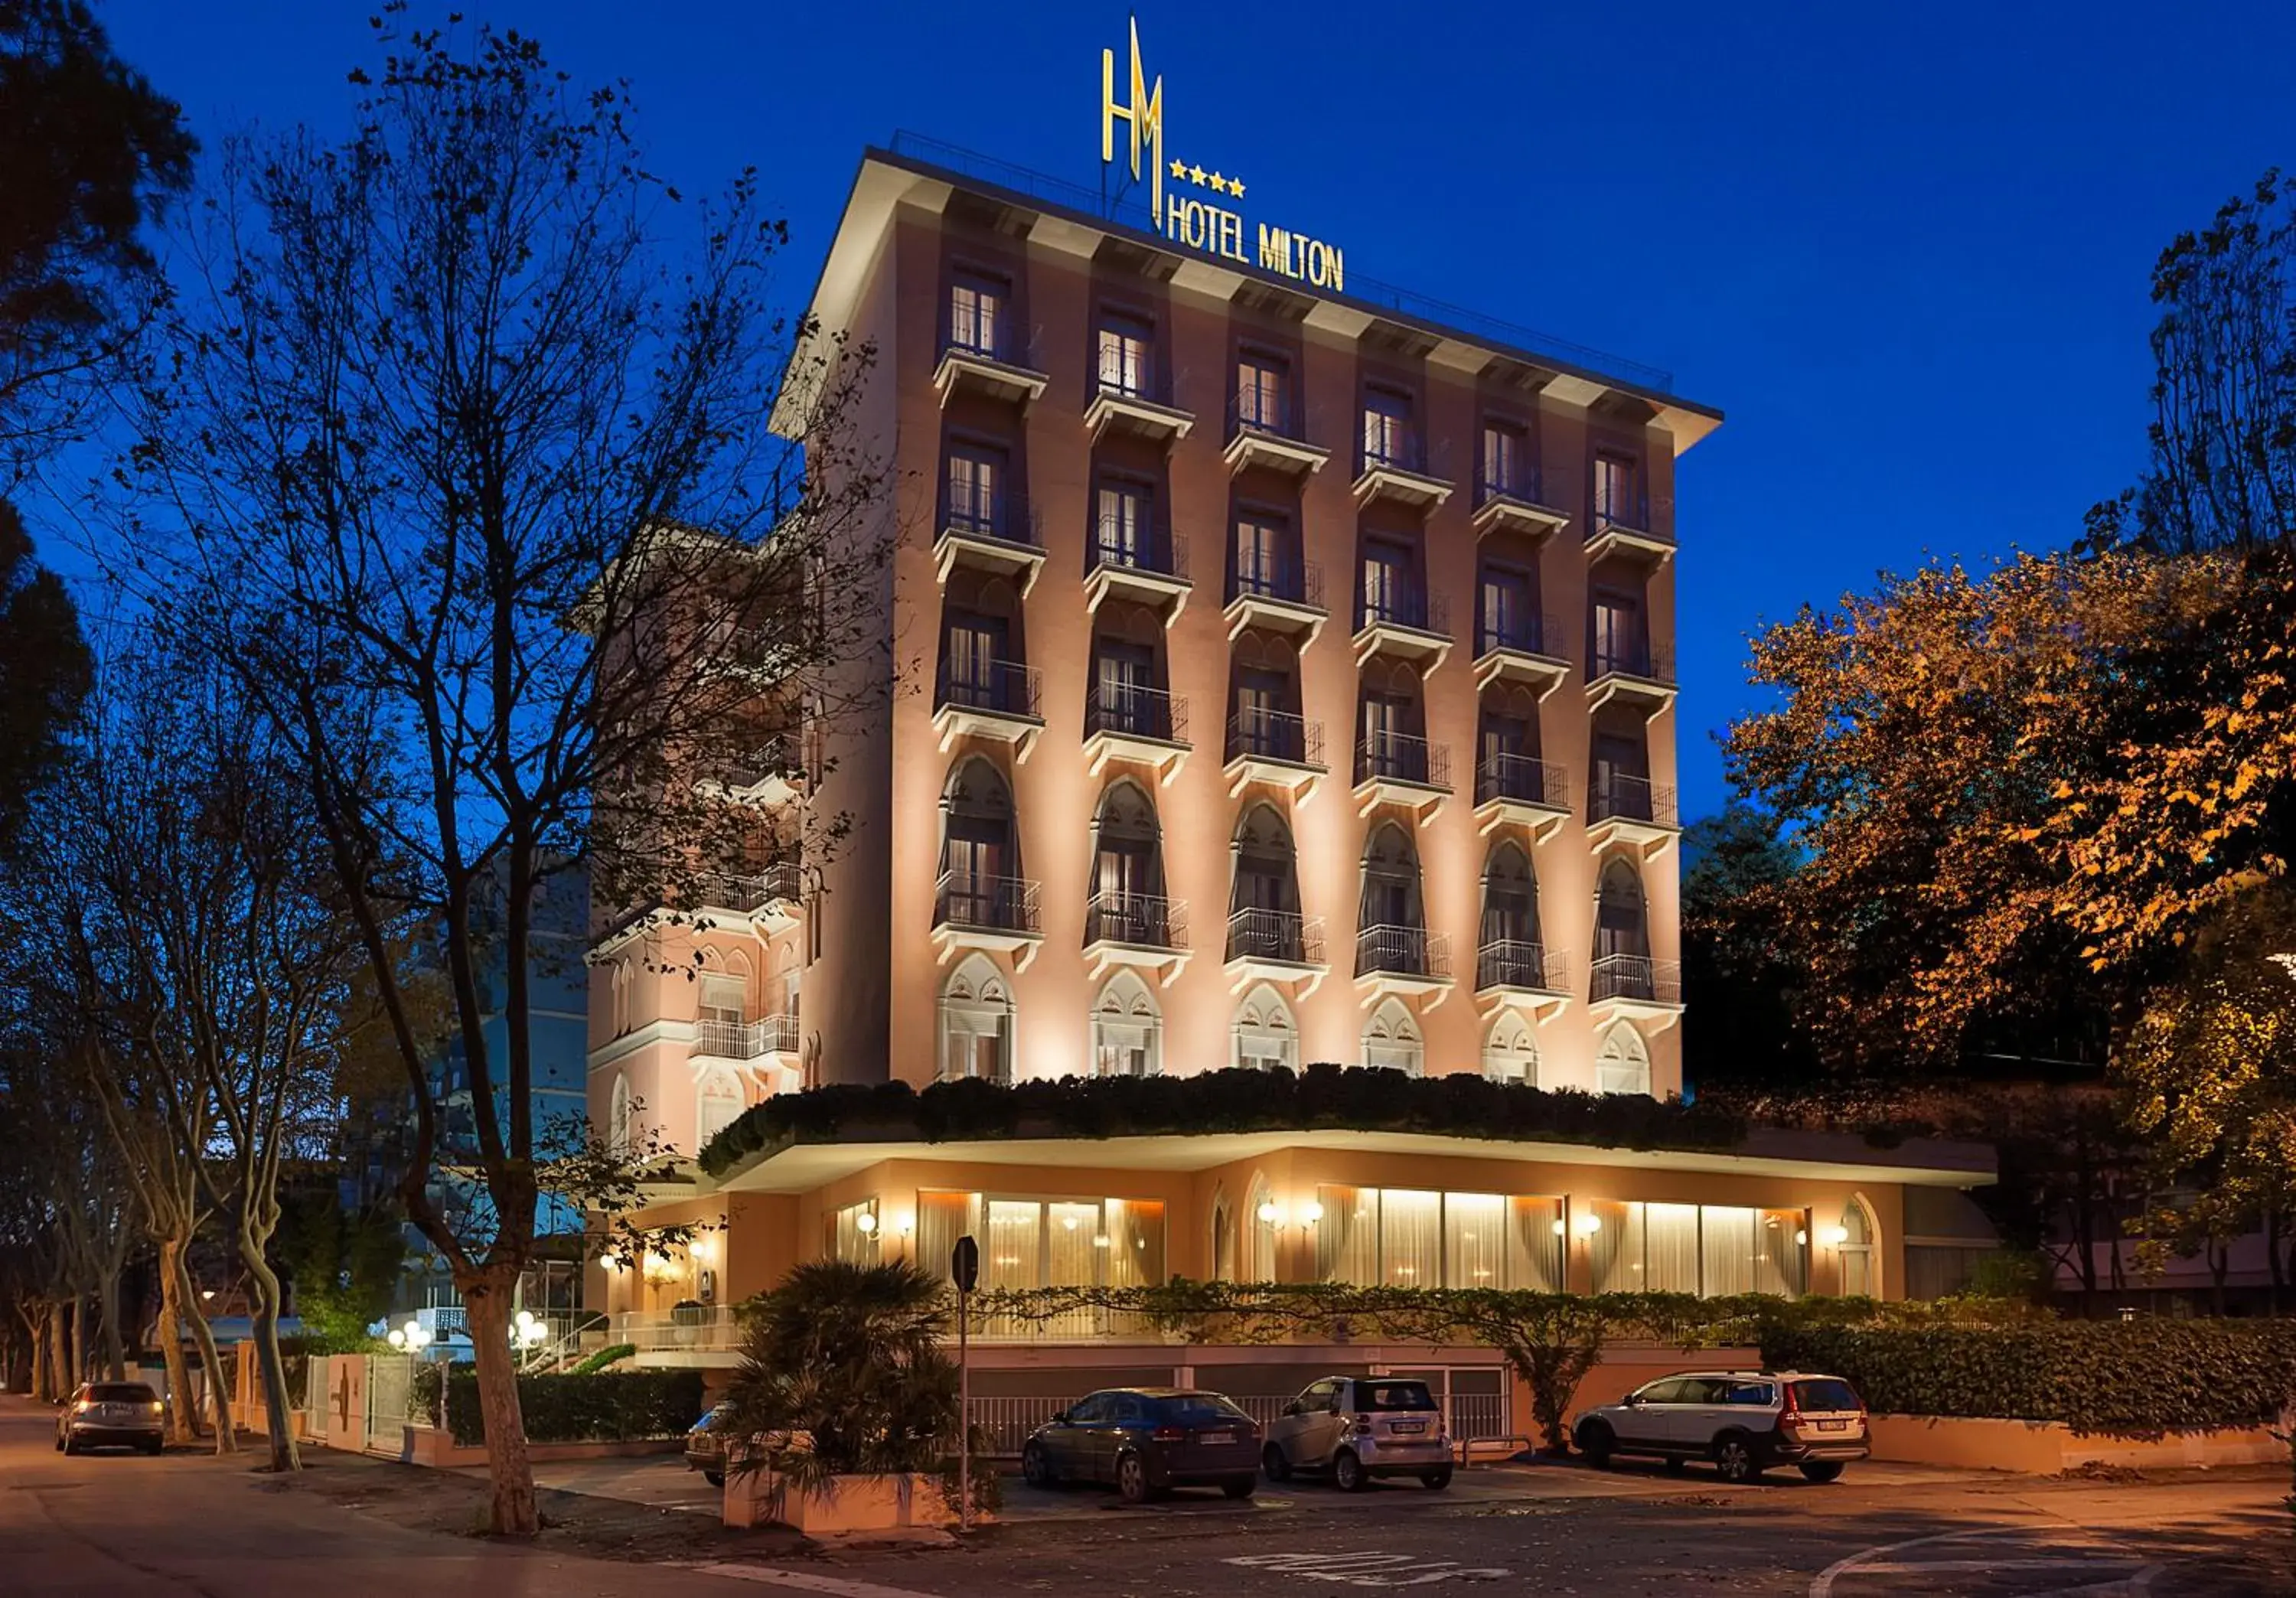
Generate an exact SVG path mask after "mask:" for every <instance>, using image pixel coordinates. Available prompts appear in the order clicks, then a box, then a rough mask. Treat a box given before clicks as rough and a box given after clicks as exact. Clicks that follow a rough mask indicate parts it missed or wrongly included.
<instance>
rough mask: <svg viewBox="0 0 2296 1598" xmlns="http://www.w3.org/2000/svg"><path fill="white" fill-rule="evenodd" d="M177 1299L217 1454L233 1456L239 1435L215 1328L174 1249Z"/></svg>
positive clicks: (180, 1257)
mask: <svg viewBox="0 0 2296 1598" xmlns="http://www.w3.org/2000/svg"><path fill="white" fill-rule="evenodd" d="M176 1301H177V1302H178V1303H180V1304H182V1305H183V1307H184V1310H185V1312H186V1313H187V1315H188V1317H189V1319H190V1321H191V1324H192V1340H193V1342H195V1343H197V1344H198V1345H199V1348H200V1368H201V1371H203V1372H204V1373H206V1375H207V1383H208V1413H209V1414H210V1415H211V1416H212V1417H213V1419H214V1422H215V1439H216V1452H217V1454H232V1453H236V1452H237V1451H238V1448H239V1435H238V1433H237V1432H235V1431H234V1430H233V1429H232V1420H231V1383H229V1382H228V1381H225V1380H224V1374H223V1356H222V1355H221V1354H220V1353H218V1352H217V1349H216V1340H215V1329H214V1328H213V1327H211V1326H209V1324H208V1312H207V1311H206V1310H204V1309H202V1308H201V1307H200V1301H199V1299H198V1298H197V1296H196V1295H195V1294H194V1293H193V1291H192V1271H191V1266H189V1265H188V1264H187V1263H186V1262H185V1260H184V1251H183V1250H181V1249H178V1250H176Z"/></svg>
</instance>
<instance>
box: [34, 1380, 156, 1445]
mask: <svg viewBox="0 0 2296 1598" xmlns="http://www.w3.org/2000/svg"><path fill="white" fill-rule="evenodd" d="M167 1416H168V1406H167V1405H165V1404H163V1403H161V1402H160V1395H159V1394H158V1393H155V1392H153V1391H152V1389H151V1388H150V1387H149V1386H147V1385H146V1384H145V1383H143V1382H141V1381H87V1382H82V1383H81V1384H80V1388H79V1390H78V1392H76V1393H74V1394H73V1395H72V1396H71V1402H70V1404H68V1405H65V1406H64V1412H63V1414H60V1415H58V1416H57V1417H56V1451H57V1452H58V1453H60V1454H78V1452H79V1451H80V1450H81V1449H83V1448H141V1449H142V1450H143V1452H144V1453H146V1454H157V1453H159V1452H160V1449H161V1448H163V1447H165V1446H167V1436H166V1423H167Z"/></svg>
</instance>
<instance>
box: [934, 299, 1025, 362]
mask: <svg viewBox="0 0 2296 1598" xmlns="http://www.w3.org/2000/svg"><path fill="white" fill-rule="evenodd" d="M940 350H941V353H942V354H943V355H969V356H974V357H975V358H977V359H980V360H984V361H1000V362H1002V363H1004V364H1005V365H1008V366H1035V365H1037V348H1036V340H1034V339H1031V338H1026V337H1022V336H1021V333H1020V330H1019V327H1018V324H1016V323H1015V321H1014V319H1013V307H1012V306H1011V305H1010V304H1005V305H1000V306H998V307H997V308H996V315H995V316H985V317H973V318H971V319H968V320H962V321H957V320H950V319H948V317H947V313H946V312H944V313H943V323H942V329H941V341H940Z"/></svg>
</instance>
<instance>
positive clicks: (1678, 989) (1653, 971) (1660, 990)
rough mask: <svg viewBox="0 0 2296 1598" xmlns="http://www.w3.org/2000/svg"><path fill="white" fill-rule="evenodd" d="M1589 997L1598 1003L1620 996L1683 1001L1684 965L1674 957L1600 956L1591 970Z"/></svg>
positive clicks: (1654, 1001) (1658, 1001)
mask: <svg viewBox="0 0 2296 1598" xmlns="http://www.w3.org/2000/svg"><path fill="white" fill-rule="evenodd" d="M1587 999H1588V1000H1589V1001H1590V1002H1592V1003H1594V1004H1602V1003H1603V1002H1604V1001H1605V1000H1616V999H1637V1000H1640V1001H1642V1002H1643V1003H1644V1004H1680V1003H1682V967H1681V966H1680V965H1679V964H1677V963H1676V962H1674V961H1672V960H1653V959H1652V958H1651V957H1650V956H1649V955H1598V956H1596V957H1595V963H1594V964H1593V966H1591V967H1590V968H1588V971H1587Z"/></svg>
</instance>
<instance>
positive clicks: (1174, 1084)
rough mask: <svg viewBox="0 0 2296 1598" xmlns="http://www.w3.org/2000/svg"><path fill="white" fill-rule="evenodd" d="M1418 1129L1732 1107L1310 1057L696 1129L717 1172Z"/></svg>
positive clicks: (1531, 1131)
mask: <svg viewBox="0 0 2296 1598" xmlns="http://www.w3.org/2000/svg"><path fill="white" fill-rule="evenodd" d="M1302 1131H1349V1132H1417V1133H1428V1134H1434V1135H1441V1136H1447V1137H1476V1138H1489V1139H1495V1140H1521V1141H1538V1142H1546V1143H1583V1144H1587V1145H1588V1146H1593V1147H1603V1148H1622V1149H1677V1150H1685V1151H1694V1150H1710V1149H1727V1148H1732V1147H1734V1146H1735V1145H1737V1144H1738V1143H1741V1142H1742V1141H1743V1139H1744V1137H1745V1135H1746V1131H1747V1123H1746V1121H1745V1119H1743V1117H1741V1116H1739V1115H1738V1114H1736V1113H1734V1112H1733V1111H1730V1110H1723V1109H1719V1108H1716V1107H1711V1106H1707V1105H1702V1104H1694V1103H1684V1102H1681V1101H1679V1100H1666V1101H1660V1100H1655V1099H1649V1098H1644V1097H1642V1096H1640V1095H1638V1094H1587V1093H1578V1092H1573V1091H1570V1090H1567V1089H1566V1090H1562V1091H1550V1090H1546V1089H1543V1088H1536V1087H1522V1086H1512V1085H1507V1084H1502V1083H1497V1082H1492V1081H1488V1080H1487V1079H1486V1078H1482V1077H1480V1076H1475V1075H1472V1074H1468V1073H1458V1074H1454V1075H1447V1076H1440V1077H1406V1076H1404V1075H1402V1074H1401V1073H1399V1072H1395V1071H1373V1070H1349V1069H1342V1068H1341V1067H1339V1066H1336V1065H1311V1066H1309V1067H1308V1069H1306V1070H1304V1071H1300V1072H1296V1073H1295V1072H1292V1071H1281V1070H1276V1071H1262V1070H1242V1069H1227V1070H1216V1071H1206V1072H1203V1073H1201V1074H1199V1075H1194V1076H1158V1077H1100V1078H1076V1077H1065V1078H1061V1079H1060V1080H1058V1081H1036V1082H1021V1083H1016V1084H1013V1086H1001V1085H999V1084H996V1083H992V1082H983V1081H980V1080H977V1079H974V1078H965V1079H963V1080H959V1081H954V1082H939V1083H935V1084H934V1085H933V1086H930V1087H927V1088H925V1089H923V1090H922V1092H920V1091H918V1090H916V1089H914V1088H912V1087H910V1086H908V1084H906V1083H905V1082H887V1083H881V1084H876V1085H873V1086H859V1085H852V1086H832V1087H816V1088H814V1089H812V1090H811V1091H809V1092H806V1093H799V1094H776V1095H775V1096H774V1097H772V1098H770V1099H767V1101H765V1102H763V1103H760V1104H755V1105H752V1106H751V1107H750V1109H749V1110H746V1111H744V1112H743V1113H742V1115H741V1116H740V1117H739V1118H737V1119H735V1120H734V1121H733V1122H732V1123H731V1124H730V1125H729V1126H727V1127H726V1128H725V1129H724V1130H723V1131H721V1132H719V1133H718V1134H717V1136H715V1137H713V1138H711V1139H710V1140H709V1145H708V1146H707V1147H705V1148H704V1149H703V1150H702V1151H701V1158H700V1161H699V1163H700V1165H701V1169H702V1170H703V1171H705V1172H707V1173H708V1174H709V1175H710V1176H723V1175H724V1174H725V1173H726V1172H727V1171H728V1170H731V1169H732V1168H734V1166H736V1165H738V1164H740V1163H741V1162H742V1160H747V1159H748V1158H750V1156H751V1155H753V1154H758V1153H763V1152H771V1151H775V1150H778V1149H781V1148H785V1147H787V1146H789V1145H791V1144H792V1143H830V1142H840V1141H841V1142H866V1141H873V1140H882V1141H887V1142H911V1141H922V1142H925V1143H955V1142H964V1141H970V1140H980V1139H989V1138H1014V1137H1046V1138H1060V1137H1070V1138H1104V1137H1120V1136H1171V1135H1201V1134H1207V1133H1222V1132H1302Z"/></svg>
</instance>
